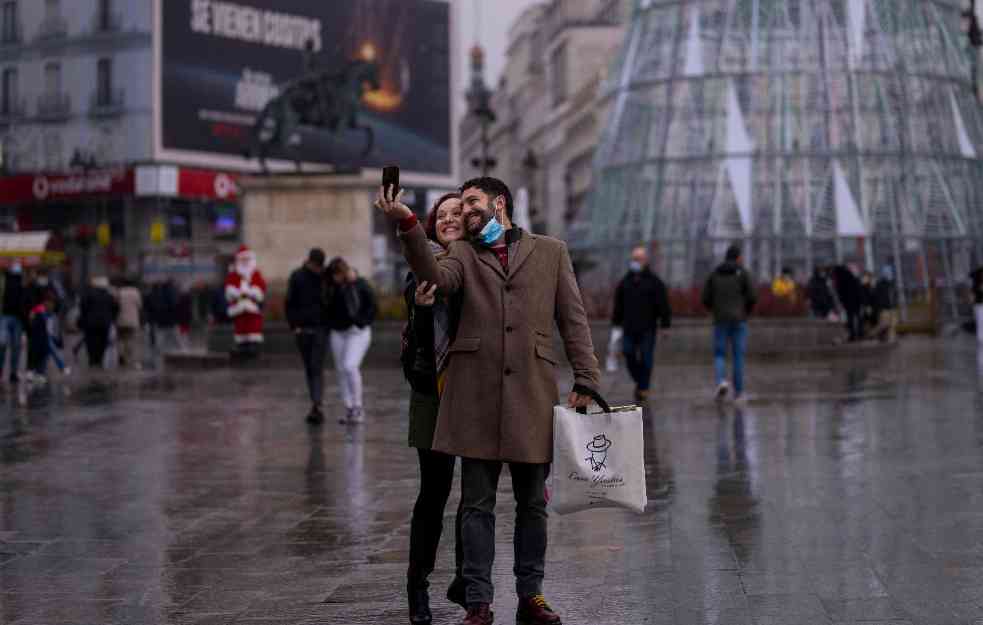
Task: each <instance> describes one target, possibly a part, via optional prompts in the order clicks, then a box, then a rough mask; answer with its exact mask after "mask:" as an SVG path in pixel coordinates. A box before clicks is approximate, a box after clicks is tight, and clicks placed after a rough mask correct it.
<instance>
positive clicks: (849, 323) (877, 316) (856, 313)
mask: <svg viewBox="0 0 983 625" xmlns="http://www.w3.org/2000/svg"><path fill="white" fill-rule="evenodd" d="M806 297H807V298H808V300H809V307H810V310H811V312H812V314H813V316H814V317H816V318H817V319H827V320H830V321H833V322H837V321H845V322H846V327H847V336H846V340H847V341H849V342H856V341H862V340H867V339H877V340H881V341H885V342H888V341H893V340H894V339H895V338H896V335H897V325H898V291H897V286H896V284H895V280H894V268H893V267H892V266H891V265H885V266H883V267H882V268H881V273H880V276H879V277H877V278H875V277H874V274H873V273H871V272H870V271H860V270H859V269H858V268H857V266H856V265H853V264H847V265H835V266H831V267H817V268H816V269H815V271H814V272H813V275H812V277H811V278H810V279H809V282H808V284H807V285H806Z"/></svg>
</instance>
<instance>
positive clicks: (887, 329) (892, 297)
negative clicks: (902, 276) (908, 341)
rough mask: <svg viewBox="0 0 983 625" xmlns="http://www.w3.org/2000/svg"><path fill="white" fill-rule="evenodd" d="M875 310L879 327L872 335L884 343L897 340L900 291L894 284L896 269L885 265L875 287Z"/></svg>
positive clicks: (877, 326)
mask: <svg viewBox="0 0 983 625" xmlns="http://www.w3.org/2000/svg"><path fill="white" fill-rule="evenodd" d="M874 308H875V310H876V311H877V325H876V326H875V328H874V330H873V331H872V334H873V335H874V336H876V337H877V338H879V339H880V340H881V341H884V342H891V341H894V340H895V339H896V338H897V326H898V289H897V287H896V286H895V284H894V268H893V267H891V266H890V265H884V267H882V268H881V277H880V278H878V279H877V283H876V284H875V285H874Z"/></svg>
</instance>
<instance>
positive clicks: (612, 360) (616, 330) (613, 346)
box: [604, 326, 625, 373]
mask: <svg viewBox="0 0 983 625" xmlns="http://www.w3.org/2000/svg"><path fill="white" fill-rule="evenodd" d="M624 335H625V332H624V330H622V329H621V328H620V327H619V326H613V327H612V328H611V338H610V339H608V357H607V359H606V360H605V362H604V368H605V369H606V370H607V372H608V373H614V372H615V371H617V370H618V354H620V353H621V339H622V338H624Z"/></svg>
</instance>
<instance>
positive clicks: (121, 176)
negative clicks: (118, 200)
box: [0, 169, 133, 204]
mask: <svg viewBox="0 0 983 625" xmlns="http://www.w3.org/2000/svg"><path fill="white" fill-rule="evenodd" d="M132 194H133V170H128V169H114V170H105V171H92V172H88V173H85V174H77V175H75V174H70V175H61V174H58V175H55V174H36V175H31V174H26V175H20V176H8V177H6V178H0V204H26V203H29V202H46V201H51V200H71V199H79V198H83V197H90V196H94V195H95V196H102V195H132Z"/></svg>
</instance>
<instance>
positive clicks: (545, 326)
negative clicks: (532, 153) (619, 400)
mask: <svg viewBox="0 0 983 625" xmlns="http://www.w3.org/2000/svg"><path fill="white" fill-rule="evenodd" d="M401 195H402V193H401V192H400V193H399V194H398V195H397V194H396V189H395V188H388V189H384V190H382V191H381V192H380V194H379V197H378V198H377V200H376V206H377V207H378V208H379V209H380V210H382V211H383V212H385V213H386V214H387V215H388V216H389V217H390V218H392V219H393V220H396V221H397V222H398V223H399V230H400V236H401V238H402V240H403V244H404V254H405V255H406V259H407V260H408V261H409V264H410V266H411V267H412V269H413V272H414V273H415V274H416V276H417V277H418V279H420V280H421V281H427V282H430V283H432V284H436V285H437V287H438V289H439V291H440V292H441V293H443V294H445V295H450V294H453V293H458V292H460V294H461V297H462V303H461V319H460V325H459V330H458V334H457V338H456V340H455V341H454V343H453V344H452V345H451V346H450V348H449V353H450V361H449V365H448V369H447V382H446V386H445V388H444V392H443V395H442V397H441V400H440V412H439V415H438V418H437V429H436V432H435V434H434V443H433V448H434V449H436V450H438V451H441V452H443V453H446V454H451V455H454V456H460V457H461V505H462V509H463V512H462V526H461V536H462V540H463V546H464V566H463V576H464V579H465V582H466V583H467V610H468V613H467V617H466V618H465V619H464V621H462V625H489V624H490V623H492V621H493V618H494V617H493V613H492V611H491V604H492V600H493V593H494V589H493V586H492V581H491V571H492V563H493V561H494V558H495V498H496V493H497V490H498V480H499V476H500V474H501V470H502V464H503V463H508V464H509V472H510V473H511V475H512V488H513V491H514V493H515V500H516V520H515V525H516V527H515V540H514V550H515V567H514V572H515V577H516V593H517V594H518V597H519V606H518V609H517V613H516V623H517V624H518V625H559V624H560V622H561V621H560V617H559V616H558V615H557V614H556V613H555V612H554V611H553V610H552V608H551V607H550V605H549V604H548V603H547V602H546V599H545V597H544V596H543V577H544V571H545V557H546V531H547V526H546V517H547V513H546V497H545V485H546V476H547V473H548V469H549V463H550V462H551V460H552V445H553V406H554V405H555V404H556V402H557V388H556V378H555V372H554V367H555V366H556V365H557V364H559V359H558V357H557V356H556V354H555V353H554V351H553V328H554V324H555V327H556V328H557V329H558V330H559V333H560V337H561V339H562V340H563V343H564V347H565V349H566V353H567V357H568V359H569V361H570V363H571V365H572V367H573V374H574V386H573V389H572V391H571V392H570V394H569V397H568V400H567V403H568V404H569V405H570V406H571V407H586V406H587V405H588V404H589V403H590V401H591V398H592V397H594V396H596V390H597V387H598V383H599V380H600V370H599V368H598V362H597V358H596V357H595V355H594V345H593V342H592V341H591V335H590V328H589V326H588V323H587V314H586V312H585V311H584V306H583V301H582V300H581V296H580V289H579V287H578V286H577V281H576V279H575V277H574V273H573V266H572V264H571V262H570V255H569V253H568V252H567V248H566V244H565V243H563V242H562V241H559V240H557V239H552V238H550V237H545V236H540V235H534V234H530V233H528V232H524V231H523V230H521V229H520V228H517V227H513V226H512V221H511V218H512V194H511V193H510V191H509V188H508V187H507V186H506V185H505V183H503V182H502V181H501V180H498V179H496V178H488V177H485V178H476V179H474V180H470V181H468V182H466V183H464V185H462V186H461V199H462V203H463V211H464V224H465V229H466V230H467V232H468V235H469V237H470V239H471V240H470V241H456V242H454V243H452V244H451V246H450V248H449V253H448V254H447V255H446V256H445V257H443V258H441V259H439V260H437V259H435V258H434V255H433V253H432V252H431V251H430V248H429V246H428V244H427V238H426V235H425V234H424V231H423V228H422V227H421V226H420V224H419V223H418V222H417V219H416V217H415V216H414V215H413V212H412V211H411V210H410V209H409V208H407V207H406V206H405V205H404V204H403V203H402V202H401V201H400V198H401ZM394 196H395V197H394Z"/></svg>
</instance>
